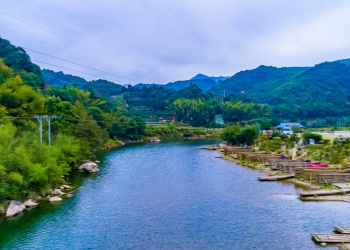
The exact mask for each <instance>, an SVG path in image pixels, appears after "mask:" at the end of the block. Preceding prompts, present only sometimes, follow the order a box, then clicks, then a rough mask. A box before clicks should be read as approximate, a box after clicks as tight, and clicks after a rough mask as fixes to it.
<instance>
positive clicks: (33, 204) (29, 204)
mask: <svg viewBox="0 0 350 250" xmlns="http://www.w3.org/2000/svg"><path fill="white" fill-rule="evenodd" d="M24 205H25V206H26V207H36V206H37V205H38V203H35V202H33V201H32V199H29V200H26V201H25V202H24Z"/></svg>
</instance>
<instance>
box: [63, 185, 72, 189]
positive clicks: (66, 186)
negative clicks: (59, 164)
mask: <svg viewBox="0 0 350 250" xmlns="http://www.w3.org/2000/svg"><path fill="white" fill-rule="evenodd" d="M62 186H63V187H64V188H65V189H71V188H72V187H71V186H69V185H62Z"/></svg>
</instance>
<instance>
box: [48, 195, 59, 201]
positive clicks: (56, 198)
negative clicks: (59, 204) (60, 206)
mask: <svg viewBox="0 0 350 250" xmlns="http://www.w3.org/2000/svg"><path fill="white" fill-rule="evenodd" d="M49 201H51V202H56V201H62V198H61V197H58V196H53V197H51V198H50V200H49Z"/></svg>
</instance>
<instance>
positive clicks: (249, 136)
mask: <svg viewBox="0 0 350 250" xmlns="http://www.w3.org/2000/svg"><path fill="white" fill-rule="evenodd" d="M257 130H258V128H257V126H256V125H246V126H244V127H242V126H240V125H230V126H227V127H226V128H225V129H224V130H223V131H222V134H221V136H220V137H221V139H223V140H224V141H227V142H230V143H231V144H232V145H240V144H243V143H247V144H248V145H252V144H253V143H254V140H255V139H256V138H257V137H258V131H257Z"/></svg>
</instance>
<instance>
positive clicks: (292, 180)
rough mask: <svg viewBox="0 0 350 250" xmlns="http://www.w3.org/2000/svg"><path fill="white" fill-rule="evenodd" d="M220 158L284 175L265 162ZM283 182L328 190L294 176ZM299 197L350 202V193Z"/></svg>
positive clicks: (228, 157)
mask: <svg viewBox="0 0 350 250" xmlns="http://www.w3.org/2000/svg"><path fill="white" fill-rule="evenodd" d="M205 149H208V150H218V151H220V152H221V153H223V151H224V150H223V148H220V147H219V148H218V147H217V145H212V146H207V147H205ZM220 158H222V159H225V160H228V161H232V162H235V163H238V164H240V165H243V166H245V167H248V168H252V169H255V170H259V171H261V172H264V173H267V174H268V175H269V176H282V175H285V174H284V173H282V172H281V171H277V170H272V169H271V168H270V167H269V166H266V165H265V164H262V163H260V162H254V161H249V160H240V159H236V158H234V157H232V156H230V155H225V154H222V156H220ZM283 182H285V183H291V184H294V185H295V186H296V187H298V188H301V189H303V190H329V187H327V188H325V186H322V185H318V184H314V183H310V182H307V181H304V180H299V179H296V178H289V179H285V180H283ZM331 189H333V190H337V189H339V190H340V189H341V188H338V187H336V186H333V187H331ZM299 199H300V200H303V201H343V202H350V194H343V195H324V196H318V195H314V196H309V197H299Z"/></svg>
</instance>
